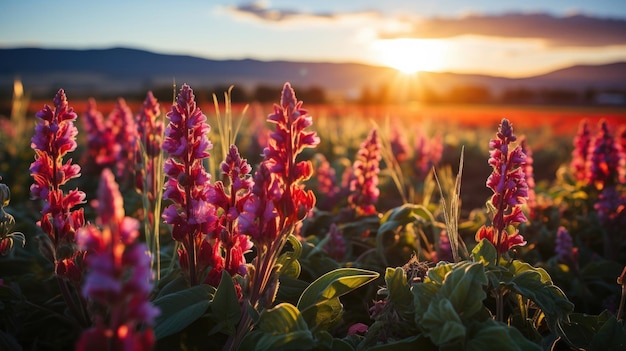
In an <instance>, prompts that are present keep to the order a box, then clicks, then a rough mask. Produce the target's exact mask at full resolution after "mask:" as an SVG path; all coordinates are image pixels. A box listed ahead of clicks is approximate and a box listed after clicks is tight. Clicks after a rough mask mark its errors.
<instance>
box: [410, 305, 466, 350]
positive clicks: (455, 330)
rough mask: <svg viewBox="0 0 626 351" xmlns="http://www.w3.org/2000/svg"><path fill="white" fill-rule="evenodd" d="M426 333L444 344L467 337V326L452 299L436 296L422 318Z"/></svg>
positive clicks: (437, 342)
mask: <svg viewBox="0 0 626 351" xmlns="http://www.w3.org/2000/svg"><path fill="white" fill-rule="evenodd" d="M420 323H421V327H422V328H423V329H424V334H425V335H426V336H428V337H430V339H431V340H432V341H433V343H435V345H443V344H446V343H450V342H453V341H458V340H462V339H464V338H465V333H466V330H465V326H464V325H463V323H462V322H461V317H460V316H459V315H458V314H457V312H456V311H455V309H454V306H453V305H452V303H451V302H450V300H448V299H446V298H445V297H441V295H439V298H435V300H434V301H433V302H432V303H431V304H430V305H428V309H427V310H426V312H425V313H424V315H423V316H422V319H421V322H420Z"/></svg>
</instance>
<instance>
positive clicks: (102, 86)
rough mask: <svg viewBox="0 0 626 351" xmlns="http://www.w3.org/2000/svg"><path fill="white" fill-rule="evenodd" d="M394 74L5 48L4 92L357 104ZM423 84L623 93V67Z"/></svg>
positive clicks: (458, 77)
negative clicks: (175, 93)
mask: <svg viewBox="0 0 626 351" xmlns="http://www.w3.org/2000/svg"><path fill="white" fill-rule="evenodd" d="M397 74H398V73H397V71H396V70H395V69H392V68H389V67H380V66H369V65H365V64H356V63H322V62H291V61H259V60H251V59H243V60H211V59H204V58H199V57H192V56H185V55H169V54H167V55H166V54H158V53H153V52H148V51H142V50H137V49H130V48H112V49H89V50H73V49H72V50H70V49H42V48H0V89H3V90H5V89H6V88H7V87H10V86H12V84H13V80H14V79H15V78H16V77H19V78H20V79H21V80H22V82H23V84H24V87H25V88H26V89H27V90H29V91H30V92H32V93H33V94H34V95H37V94H50V92H54V91H56V89H59V88H64V89H65V90H67V91H70V90H76V91H80V92H81V93H82V94H89V95H98V94H124V93H128V92H137V91H143V92H145V91H147V90H152V89H156V88H158V87H163V86H170V87H171V86H172V83H173V82H176V83H177V84H178V85H180V84H182V83H188V84H189V85H191V86H192V88H193V87H212V86H224V85H226V86H228V85H231V84H232V85H235V86H239V87H244V88H248V89H249V88H253V87H255V86H258V85H269V86H275V85H280V84H282V83H284V82H287V81H289V82H291V84H292V85H293V86H294V87H299V86H300V87H313V86H315V87H320V88H322V89H324V90H325V91H327V92H330V93H331V94H338V95H343V96H356V95H357V94H358V93H359V92H361V91H362V90H363V89H364V88H371V89H377V88H378V87H380V86H383V85H385V84H389V82H392V81H393V80H392V79H393V78H394V77H397ZM419 77H420V82H421V84H423V85H426V86H427V87H428V88H429V89H431V90H433V91H436V92H443V91H446V90H449V89H453V88H454V87H458V86H480V87H485V88H487V89H489V90H490V91H491V92H493V93H496V94H498V93H501V92H503V91H505V90H507V89H569V90H574V91H578V92H582V91H585V90H589V89H594V90H621V91H623V90H625V89H626V62H617V63H611V64H604V65H576V66H572V67H568V68H563V69H560V70H556V71H553V72H550V73H547V74H543V75H538V76H533V77H527V78H505V77H495V76H488V75H478V74H459V73H449V72H442V73H440V72H421V73H420V74H419Z"/></svg>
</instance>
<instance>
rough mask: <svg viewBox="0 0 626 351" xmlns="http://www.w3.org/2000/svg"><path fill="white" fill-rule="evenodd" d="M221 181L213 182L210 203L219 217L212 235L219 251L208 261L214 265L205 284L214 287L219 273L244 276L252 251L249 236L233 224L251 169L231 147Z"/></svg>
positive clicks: (247, 192) (249, 184) (248, 186)
mask: <svg viewBox="0 0 626 351" xmlns="http://www.w3.org/2000/svg"><path fill="white" fill-rule="evenodd" d="M220 168H221V171H222V177H223V180H220V181H217V182H215V185H214V186H213V190H212V191H211V193H210V195H209V200H210V201H211V203H213V204H214V205H215V206H216V207H217V209H218V212H219V213H220V215H219V217H218V219H217V221H216V227H215V230H214V233H213V235H212V236H213V238H214V244H213V245H214V248H216V249H215V250H218V249H217V248H221V250H220V251H223V252H224V253H223V256H222V255H221V254H219V252H217V253H214V254H213V255H212V257H211V259H212V260H213V262H215V263H214V265H213V268H212V269H211V271H210V272H209V274H208V276H207V280H206V282H207V283H208V284H211V285H213V286H217V285H218V284H219V282H220V279H221V276H222V270H223V269H226V271H227V272H228V273H229V274H230V275H231V276H234V275H236V274H239V275H241V276H245V274H246V271H247V269H246V259H245V257H244V254H245V253H247V252H249V251H250V249H252V242H251V241H250V240H249V239H248V236H247V235H245V234H242V233H241V232H240V231H239V227H238V226H237V224H236V222H237V219H238V218H239V214H240V213H241V212H242V211H243V208H244V203H245V202H246V200H247V199H248V198H249V197H250V191H251V189H252V179H251V178H250V172H251V171H252V167H251V166H250V165H249V164H248V163H247V162H246V160H245V159H242V158H241V156H240V155H239V151H238V150H237V146H235V145H231V146H230V148H229V150H228V154H227V155H226V160H224V162H222V164H221V166H220Z"/></svg>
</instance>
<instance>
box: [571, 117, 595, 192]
mask: <svg viewBox="0 0 626 351" xmlns="http://www.w3.org/2000/svg"><path fill="white" fill-rule="evenodd" d="M589 145H591V131H590V130H589V122H588V121H587V120H586V119H583V120H582V121H581V122H580V124H579V125H578V132H577V133H576V136H575V137H574V150H573V151H572V161H571V162H570V167H571V168H572V171H573V173H574V178H575V179H576V180H577V181H584V180H586V179H587V155H588V154H589Z"/></svg>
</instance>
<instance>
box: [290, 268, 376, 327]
mask: <svg viewBox="0 0 626 351" xmlns="http://www.w3.org/2000/svg"><path fill="white" fill-rule="evenodd" d="M378 275H379V274H378V273H376V272H372V271H367V270H364V269H358V268H340V269H336V270H334V271H332V272H328V273H326V274H324V275H323V276H321V277H319V278H318V279H317V280H315V281H314V282H313V283H311V285H309V286H308V287H307V288H306V289H305V290H304V292H303V293H302V295H301V296H300V299H299V301H298V305H297V307H298V309H299V310H300V311H302V314H303V316H304V318H305V320H306V321H307V323H308V324H309V326H310V327H311V328H319V327H320V326H328V325H330V324H332V322H334V321H336V320H337V319H338V318H339V317H340V315H341V313H342V309H341V308H340V307H341V303H340V302H339V297H340V296H342V295H345V294H347V293H349V292H351V291H353V290H355V289H357V288H359V287H361V286H363V285H365V284H367V283H369V282H371V281H372V280H374V279H376V278H378Z"/></svg>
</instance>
